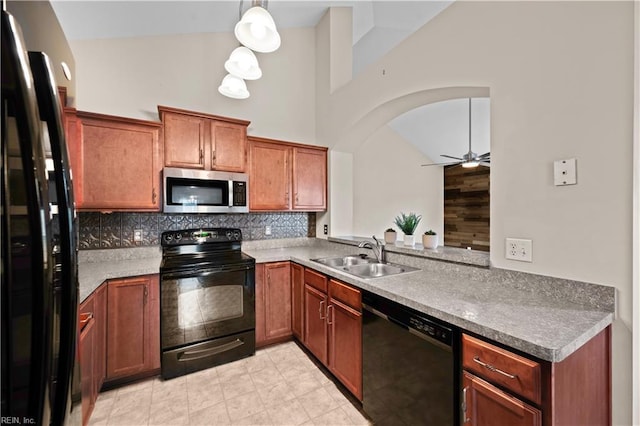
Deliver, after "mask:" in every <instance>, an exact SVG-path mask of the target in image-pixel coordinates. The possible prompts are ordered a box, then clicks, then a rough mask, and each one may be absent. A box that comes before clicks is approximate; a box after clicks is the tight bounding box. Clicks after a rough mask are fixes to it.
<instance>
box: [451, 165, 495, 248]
mask: <svg viewBox="0 0 640 426" xmlns="http://www.w3.org/2000/svg"><path fill="white" fill-rule="evenodd" d="M443 244H444V245H445V246H450V247H462V248H467V247H471V248H472V249H473V250H482V251H489V167H483V166H480V167H476V168H474V169H465V168H464V167H462V166H460V165H456V166H447V167H445V168H444V243H443Z"/></svg>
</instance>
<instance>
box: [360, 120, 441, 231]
mask: <svg viewBox="0 0 640 426" xmlns="http://www.w3.org/2000/svg"><path fill="white" fill-rule="evenodd" d="M426 163H430V160H429V158H427V157H426V156H425V155H424V154H422V153H421V152H420V150H418V149H417V148H416V147H415V146H413V145H412V144H410V143H409V142H407V141H406V140H405V139H404V138H402V137H401V136H400V135H398V134H397V133H396V132H394V131H393V129H391V128H390V127H389V126H383V127H381V128H380V129H379V130H378V131H377V132H376V133H374V134H373V135H372V136H371V137H370V138H369V139H368V140H367V141H365V142H364V143H363V144H362V145H361V146H360V148H359V149H358V150H356V151H355V152H354V154H353V218H354V220H353V235H360V236H367V237H368V236H371V235H374V234H375V235H376V236H378V237H383V234H384V231H385V229H387V228H389V227H393V228H395V229H396V232H398V239H399V240H402V239H403V234H402V231H400V230H399V229H398V227H397V226H395V225H394V223H393V219H394V218H395V217H396V216H398V215H399V214H400V212H404V213H409V212H414V213H417V214H420V215H422V221H421V222H420V224H419V225H418V228H417V229H416V234H415V235H416V241H418V242H420V234H422V233H424V231H426V230H427V229H430V228H432V229H433V230H434V231H436V232H437V233H438V235H442V234H443V231H444V220H443V215H442V212H443V209H444V186H443V169H442V167H437V166H435V167H421V164H426Z"/></svg>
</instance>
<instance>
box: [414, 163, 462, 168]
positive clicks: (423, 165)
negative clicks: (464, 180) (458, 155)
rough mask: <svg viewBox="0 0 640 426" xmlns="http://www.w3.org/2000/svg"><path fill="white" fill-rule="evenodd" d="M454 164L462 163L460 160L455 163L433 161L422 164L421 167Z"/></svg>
mask: <svg viewBox="0 0 640 426" xmlns="http://www.w3.org/2000/svg"><path fill="white" fill-rule="evenodd" d="M454 164H460V163H458V162H455V163H431V164H421V165H420V166H421V167H425V166H452V165H454Z"/></svg>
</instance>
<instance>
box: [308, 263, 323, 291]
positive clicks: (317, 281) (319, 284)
mask: <svg viewBox="0 0 640 426" xmlns="http://www.w3.org/2000/svg"><path fill="white" fill-rule="evenodd" d="M304 282H305V284H309V285H310V286H311V287H314V288H316V289H318V290H320V291H322V292H323V293H327V277H325V276H324V275H322V274H319V273H317V272H315V271H312V270H311V269H305V270H304Z"/></svg>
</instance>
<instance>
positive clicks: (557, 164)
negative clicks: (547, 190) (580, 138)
mask: <svg viewBox="0 0 640 426" xmlns="http://www.w3.org/2000/svg"><path fill="white" fill-rule="evenodd" d="M553 183H554V184H555V185H556V186H565V185H575V184H577V183H578V177H577V173H576V159H575V158H567V159H566V160H558V161H554V163H553Z"/></svg>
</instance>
